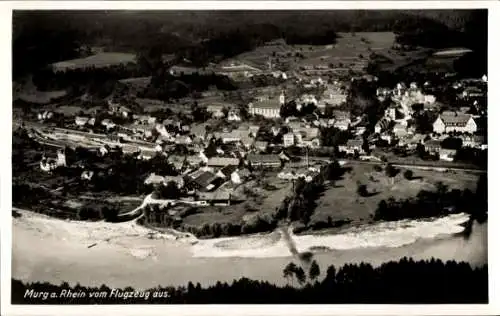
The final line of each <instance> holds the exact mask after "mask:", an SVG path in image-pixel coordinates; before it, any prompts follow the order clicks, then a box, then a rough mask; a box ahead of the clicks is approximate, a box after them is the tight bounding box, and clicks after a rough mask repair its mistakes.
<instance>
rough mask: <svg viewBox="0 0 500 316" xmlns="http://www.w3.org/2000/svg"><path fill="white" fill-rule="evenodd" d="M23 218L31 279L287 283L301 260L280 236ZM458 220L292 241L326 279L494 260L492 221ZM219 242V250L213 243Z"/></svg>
mask: <svg viewBox="0 0 500 316" xmlns="http://www.w3.org/2000/svg"><path fill="white" fill-rule="evenodd" d="M23 215H24V216H22V217H19V218H13V236H12V237H13V245H12V277H13V278H16V279H19V280H22V281H27V282H29V281H41V282H42V281H47V282H52V283H54V282H55V283H61V282H68V283H70V284H76V283H80V284H81V285H92V286H100V285H102V284H107V285H108V286H111V287H126V286H133V287H136V288H141V287H155V286H157V285H184V286H185V285H186V284H187V283H188V282H190V281H191V282H193V283H197V282H199V283H200V284H202V285H211V284H215V283H216V282H217V281H227V282H231V281H232V280H234V279H239V278H241V277H248V278H251V279H256V280H264V281H268V282H271V283H274V284H286V280H285V279H284V278H283V277H282V274H283V268H284V267H285V266H286V265H287V264H288V263H289V262H291V261H293V262H296V263H300V260H299V258H298V256H294V255H293V254H292V253H291V252H290V248H289V247H288V246H287V244H286V243H285V242H284V241H283V238H280V239H279V240H278V241H276V240H277V236H276V234H274V235H272V234H256V235H253V236H251V237H226V238H217V239H211V240H209V241H207V240H197V242H196V243H192V240H191V241H190V240H188V239H182V238H181V239H176V238H175V236H172V235H170V236H169V235H167V234H162V233H152V231H151V230H148V229H146V228H144V227H141V226H139V225H137V224H134V223H131V222H127V223H118V224H114V223H107V222H93V223H85V222H76V221H62V220H55V219H52V218H50V217H48V216H45V217H42V216H39V214H37V213H34V214H33V213H31V214H29V213H23ZM452 222H453V221H449V223H448V224H446V223H445V222H442V223H441V224H439V222H438V224H434V226H424V229H423V233H427V234H430V232H432V229H435V228H436V227H437V228H439V229H440V230H442V232H443V233H445V232H446V231H448V232H449V234H443V235H441V236H439V234H435V233H434V236H433V237H432V238H415V239H414V240H410V239H409V238H406V237H408V236H412V235H414V234H416V232H417V231H416V229H417V228H418V229H422V228H421V227H420V226H418V225H417V226H415V227H414V230H413V231H411V230H410V231H407V230H402V231H403V232H406V233H404V234H403V235H404V236H406V237H405V238H404V239H406V243H405V244H404V245H396V244H394V245H390V246H391V247H381V246H379V247H360V245H357V247H355V248H353V247H346V246H349V245H355V242H359V241H362V242H366V241H370V240H376V239H377V238H378V239H380V238H382V237H384V236H385V237H384V238H386V239H388V241H391V240H393V239H394V238H393V237H394V236H395V235H391V234H389V235H387V236H386V235H383V234H382V235H380V233H377V229H374V230H372V231H368V232H365V233H364V234H365V235H363V236H364V237H363V238H361V239H359V238H358V240H357V239H355V238H357V237H356V236H357V235H359V233H354V232H352V233H351V234H350V235H349V234H347V235H329V236H326V237H321V236H312V235H310V236H306V237H303V236H297V235H293V236H292V238H293V239H294V241H295V244H296V247H297V249H298V252H299V253H301V252H304V251H309V250H310V249H312V250H313V256H314V260H316V261H317V262H318V264H319V265H320V267H321V273H322V274H321V277H324V276H325V273H326V268H327V267H328V266H330V265H335V266H340V265H343V264H346V263H356V262H367V263H370V264H372V265H374V266H378V265H380V264H382V263H384V262H387V261H391V260H399V259H400V258H402V257H405V256H406V257H411V258H414V259H415V260H417V259H431V258H432V257H435V258H439V259H441V260H443V261H447V260H456V261H465V262H468V263H470V264H471V265H473V266H480V265H483V264H485V263H487V225H480V224H477V223H476V224H475V227H474V229H473V232H472V234H471V236H470V237H469V239H465V238H464V237H460V236H456V234H455V233H453V231H456V230H460V231H463V228H460V229H459V227H458V226H457V225H456V224H454V223H452ZM419 227H420V228H419ZM425 227H427V228H425ZM379 230H380V229H379ZM396 233H397V234H401V231H399V232H396ZM396 233H395V234H396ZM377 234H379V235H377ZM424 235H425V234H424ZM377 236H379V237H377ZM391 236H392V237H391ZM353 238H354V239H353ZM398 238H400V236H398ZM221 242H222V244H221ZM224 242H225V243H224ZM40 244H43V245H44V247H40V246H39V245H40ZM93 244H95V245H94V246H92V247H89V246H91V245H93ZM214 244H218V246H219V247H213V246H214ZM332 245H334V246H339V245H340V247H337V249H332V248H335V247H331V246H332ZM342 245H344V246H342ZM220 246H222V248H221V247H220ZM321 246H324V247H327V248H329V249H326V248H322V247H321ZM365 246H366V245H365Z"/></svg>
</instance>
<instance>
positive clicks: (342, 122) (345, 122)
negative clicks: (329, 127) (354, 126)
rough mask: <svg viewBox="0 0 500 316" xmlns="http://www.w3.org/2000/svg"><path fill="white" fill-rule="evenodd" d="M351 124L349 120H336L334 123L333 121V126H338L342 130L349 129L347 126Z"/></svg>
mask: <svg viewBox="0 0 500 316" xmlns="http://www.w3.org/2000/svg"><path fill="white" fill-rule="evenodd" d="M350 124H351V120H348V119H347V120H336V121H335V123H333V127H335V128H338V129H340V130H342V131H346V130H348V129H349V126H350Z"/></svg>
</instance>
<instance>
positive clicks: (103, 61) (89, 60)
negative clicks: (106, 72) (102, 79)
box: [52, 52, 136, 71]
mask: <svg viewBox="0 0 500 316" xmlns="http://www.w3.org/2000/svg"><path fill="white" fill-rule="evenodd" d="M135 62H136V60H135V54H128V53H116V52H114V53H112V52H109V53H99V54H96V55H91V56H88V57H85V58H78V59H72V60H66V61H60V62H57V63H54V64H52V67H53V68H54V70H55V71H66V70H70V69H72V70H74V69H82V68H88V67H95V68H104V67H110V66H117V65H121V64H128V63H135Z"/></svg>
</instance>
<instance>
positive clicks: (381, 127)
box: [375, 117, 391, 134]
mask: <svg viewBox="0 0 500 316" xmlns="http://www.w3.org/2000/svg"><path fill="white" fill-rule="evenodd" d="M390 126H391V121H390V120H389V119H388V118H387V117H383V118H381V119H380V120H379V121H378V122H377V123H376V124H375V133H377V134H380V133H382V132H384V131H386V130H388V129H389V128H390Z"/></svg>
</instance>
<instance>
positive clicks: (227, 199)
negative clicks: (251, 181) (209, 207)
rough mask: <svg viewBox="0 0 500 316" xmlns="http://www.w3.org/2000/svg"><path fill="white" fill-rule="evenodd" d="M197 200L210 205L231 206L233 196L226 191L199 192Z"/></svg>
mask: <svg viewBox="0 0 500 316" xmlns="http://www.w3.org/2000/svg"><path fill="white" fill-rule="evenodd" d="M197 198H198V200H201V201H206V202H208V203H210V204H217V205H231V201H232V199H233V196H232V195H231V192H229V191H227V190H217V191H214V192H199V193H198V194H197Z"/></svg>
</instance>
